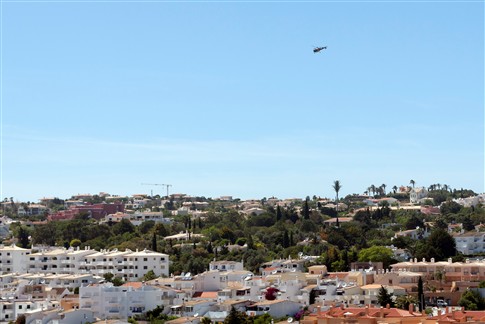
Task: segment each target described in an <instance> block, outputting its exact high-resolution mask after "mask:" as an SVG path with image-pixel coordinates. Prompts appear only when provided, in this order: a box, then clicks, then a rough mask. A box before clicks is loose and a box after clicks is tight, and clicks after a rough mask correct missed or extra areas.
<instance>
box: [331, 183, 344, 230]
mask: <svg viewBox="0 0 485 324" xmlns="http://www.w3.org/2000/svg"><path fill="white" fill-rule="evenodd" d="M332 187H333V190H335V195H336V197H335V204H336V210H337V221H336V225H337V227H340V224H339V221H338V193H339V191H340V189H342V185H341V184H340V181H339V180H335V181H334V182H333V186H332Z"/></svg>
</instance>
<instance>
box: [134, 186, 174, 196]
mask: <svg viewBox="0 0 485 324" xmlns="http://www.w3.org/2000/svg"><path fill="white" fill-rule="evenodd" d="M141 185H142V186H165V185H164V184H163V183H142V184H141ZM167 191H168V189H167ZM150 197H153V189H152V190H151V191H150Z"/></svg>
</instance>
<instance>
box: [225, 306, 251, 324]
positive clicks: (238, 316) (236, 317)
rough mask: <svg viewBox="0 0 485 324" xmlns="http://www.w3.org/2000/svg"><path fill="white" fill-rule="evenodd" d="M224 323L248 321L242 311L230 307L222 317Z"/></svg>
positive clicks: (239, 323) (235, 323)
mask: <svg viewBox="0 0 485 324" xmlns="http://www.w3.org/2000/svg"><path fill="white" fill-rule="evenodd" d="M224 323H225V324H246V323H250V321H249V318H248V316H247V315H246V314H245V313H243V312H239V311H237V310H236V309H235V308H234V307H231V311H230V312H229V314H228V315H227V316H226V318H225V319H224Z"/></svg>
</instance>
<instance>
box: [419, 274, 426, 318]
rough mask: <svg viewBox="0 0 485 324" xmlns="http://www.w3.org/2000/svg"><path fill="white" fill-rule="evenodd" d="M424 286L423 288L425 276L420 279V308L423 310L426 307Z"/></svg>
mask: <svg viewBox="0 0 485 324" xmlns="http://www.w3.org/2000/svg"><path fill="white" fill-rule="evenodd" d="M424 307H425V305H424V288H423V278H421V277H419V279H418V308H419V311H420V312H422V311H423V309H424Z"/></svg>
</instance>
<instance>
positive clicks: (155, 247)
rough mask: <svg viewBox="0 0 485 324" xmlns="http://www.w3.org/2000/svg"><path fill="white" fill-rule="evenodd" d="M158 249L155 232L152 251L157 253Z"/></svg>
mask: <svg viewBox="0 0 485 324" xmlns="http://www.w3.org/2000/svg"><path fill="white" fill-rule="evenodd" d="M157 250H158V248H157V234H156V233H155V232H153V235H152V251H154V252H157Z"/></svg>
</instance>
